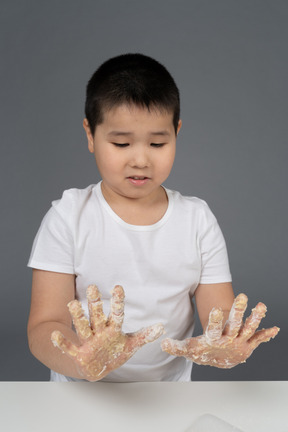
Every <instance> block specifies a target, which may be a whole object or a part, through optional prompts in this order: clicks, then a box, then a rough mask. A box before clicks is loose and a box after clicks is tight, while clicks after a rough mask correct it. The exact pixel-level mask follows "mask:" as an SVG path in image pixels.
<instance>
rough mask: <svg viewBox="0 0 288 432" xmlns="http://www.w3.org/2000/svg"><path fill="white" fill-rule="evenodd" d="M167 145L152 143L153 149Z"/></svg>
mask: <svg viewBox="0 0 288 432" xmlns="http://www.w3.org/2000/svg"><path fill="white" fill-rule="evenodd" d="M164 144H165V143H151V147H163V146H164Z"/></svg>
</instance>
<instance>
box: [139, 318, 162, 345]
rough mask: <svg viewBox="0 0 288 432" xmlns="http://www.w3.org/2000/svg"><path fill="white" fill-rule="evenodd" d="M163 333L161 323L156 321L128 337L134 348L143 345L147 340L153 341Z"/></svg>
mask: <svg viewBox="0 0 288 432" xmlns="http://www.w3.org/2000/svg"><path fill="white" fill-rule="evenodd" d="M164 333H165V329H164V326H163V324H161V323H158V324H154V325H151V326H149V327H145V328H144V329H141V330H139V331H137V332H135V333H132V334H130V337H132V339H133V345H134V347H135V348H140V347H142V346H143V345H146V344H147V343H149V342H154V341H155V340H156V339H158V338H159V337H160V336H162V335H163V334H164Z"/></svg>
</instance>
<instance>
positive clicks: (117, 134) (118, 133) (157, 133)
mask: <svg viewBox="0 0 288 432" xmlns="http://www.w3.org/2000/svg"><path fill="white" fill-rule="evenodd" d="M130 135H133V132H122V131H111V132H109V133H108V136H130ZM150 135H153V136H155V135H159V136H168V135H170V132H169V131H167V130H161V131H157V132H150Z"/></svg>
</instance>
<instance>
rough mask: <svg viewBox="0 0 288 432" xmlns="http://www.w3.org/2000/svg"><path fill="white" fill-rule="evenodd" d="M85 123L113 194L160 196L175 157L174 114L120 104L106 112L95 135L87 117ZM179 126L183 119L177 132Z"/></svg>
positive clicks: (97, 160) (93, 150)
mask: <svg viewBox="0 0 288 432" xmlns="http://www.w3.org/2000/svg"><path fill="white" fill-rule="evenodd" d="M83 125H84V128H85V130H86V133H87V138H88V148H89V151H90V152H91V153H94V155H95V159H96V163H97V166H98V169H99V172H100V174H101V177H102V181H103V182H102V185H103V187H104V188H105V190H106V191H108V192H109V193H110V196H111V193H112V194H113V195H114V196H115V194H116V195H117V196H118V197H126V198H134V199H142V198H148V199H149V198H151V199H155V198H157V193H159V191H160V186H161V184H162V183H163V182H164V181H165V180H166V179H167V177H168V176H169V174H170V171H171V168H172V166H173V162H174V158H175V151H176V134H175V129H174V125H173V114H172V113H166V112H160V111H159V110H156V109H155V110H152V109H151V110H150V111H149V110H148V109H146V108H141V107H138V106H134V105H133V106H129V105H121V106H119V107H117V108H114V109H112V110H109V111H107V112H105V114H104V120H103V122H102V123H101V124H99V125H97V127H96V130H95V134H94V136H92V135H91V132H90V128H89V126H88V122H87V120H86V119H85V120H84V123H83ZM180 127H181V121H179V126H178V131H179V130H180ZM178 131H177V132H178Z"/></svg>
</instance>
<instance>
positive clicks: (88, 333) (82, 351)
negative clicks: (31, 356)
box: [51, 285, 164, 381]
mask: <svg viewBox="0 0 288 432" xmlns="http://www.w3.org/2000/svg"><path fill="white" fill-rule="evenodd" d="M87 298H88V308H89V316H90V322H89V320H88V319H87V318H86V317H85V314H84V311H83V309H82V306H81V303H80V302H79V301H77V300H73V301H72V302H70V303H69V304H68V307H69V311H70V314H71V316H72V319H73V324H74V327H75V329H76V332H77V335H78V338H79V342H80V345H79V346H78V345H75V344H73V343H72V342H70V341H68V340H67V339H66V338H65V337H64V336H63V335H62V333H60V332H59V331H54V332H53V333H52V335H51V339H52V342H53V343H54V345H55V346H57V347H58V348H59V349H60V350H61V351H62V352H63V353H65V354H66V355H68V356H69V357H70V358H71V359H73V360H74V362H75V363H76V364H77V369H78V371H79V373H80V374H81V375H82V376H83V379H86V380H89V381H98V380H100V379H102V378H104V377H105V376H106V375H107V374H108V373H109V372H111V371H112V370H114V369H116V368H118V367H120V366H121V365H122V364H123V363H125V362H126V361H127V360H129V358H130V357H132V356H133V354H134V353H135V352H136V351H137V350H138V349H139V348H141V347H142V346H143V345H145V344H146V343H148V342H153V341H154V340H155V339H157V338H158V337H159V336H161V335H162V334H163V333H164V328H163V326H162V324H155V325H152V326H150V327H146V328H144V329H142V330H139V331H138V332H135V333H123V332H122V324H123V319H124V290H123V288H122V287H121V286H120V285H117V286H115V288H114V289H113V291H112V298H111V310H110V315H109V317H108V318H106V316H105V315H104V313H103V305H102V301H101V295H100V293H99V291H98V288H97V287H96V286H95V285H90V286H89V287H88V289H87Z"/></svg>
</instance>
